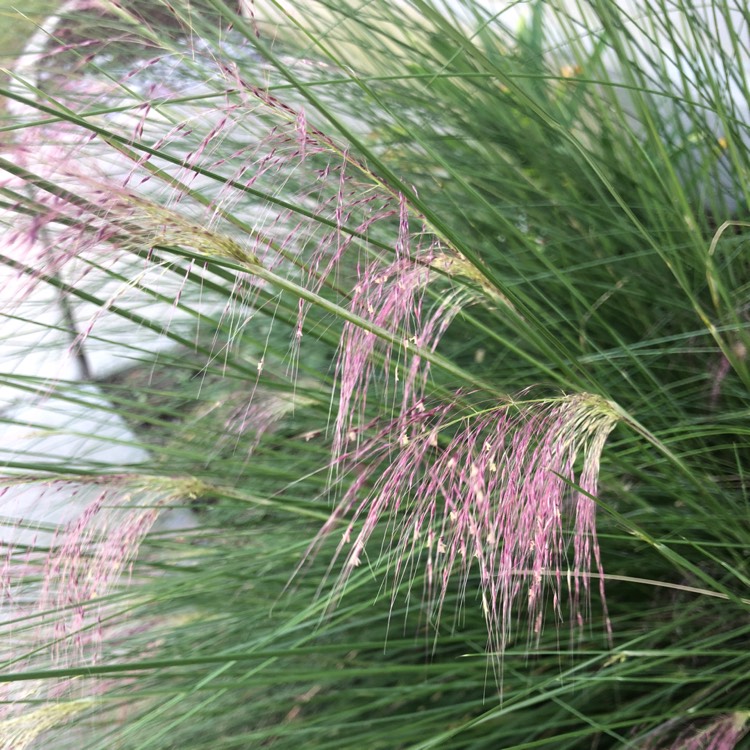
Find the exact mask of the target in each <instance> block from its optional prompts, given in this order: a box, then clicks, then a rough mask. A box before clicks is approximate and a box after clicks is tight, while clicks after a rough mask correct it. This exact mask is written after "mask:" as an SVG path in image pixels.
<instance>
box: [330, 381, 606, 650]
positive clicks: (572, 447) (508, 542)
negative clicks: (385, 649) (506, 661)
mask: <svg viewBox="0 0 750 750" xmlns="http://www.w3.org/2000/svg"><path fill="white" fill-rule="evenodd" d="M461 400H462V398H461V397H460V395H459V398H457V399H456V401H455V402H454V403H448V404H445V403H443V404H440V405H438V406H427V405H425V404H424V403H423V402H421V401H420V402H418V403H417V404H416V406H414V407H412V408H411V409H410V410H408V411H407V412H405V413H403V414H401V415H399V416H398V417H396V418H394V419H392V420H388V421H387V422H386V423H385V424H384V425H383V426H382V427H381V428H380V429H378V430H377V432H376V433H375V434H374V436H372V437H370V438H369V439H367V440H362V441H361V442H360V443H359V444H358V445H356V447H354V448H353V449H352V450H351V451H350V452H349V453H348V454H345V455H344V456H343V457H342V464H343V465H344V466H346V467H347V468H348V470H349V471H350V472H351V473H352V474H353V475H354V476H355V477H356V479H355V480H354V481H353V482H352V484H351V485H350V487H349V489H348V490H347V491H346V492H345V494H344V496H343V498H342V500H341V502H340V504H339V505H338V507H337V508H336V510H335V512H334V514H333V515H332V517H331V520H330V521H329V523H328V524H326V526H325V528H324V529H323V531H322V535H327V534H330V533H332V532H333V530H334V528H336V526H337V525H338V523H339V521H340V519H342V518H346V521H347V525H346V527H345V529H344V531H343V533H342V537H341V541H340V542H339V544H338V547H337V551H336V557H339V556H341V557H343V560H344V561H343V566H342V571H341V574H340V578H339V580H338V584H337V592H338V593H340V591H341V589H342V587H343V586H344V585H345V583H346V581H347V579H348V578H349V576H350V575H351V574H352V572H353V571H354V569H355V568H356V567H357V566H359V565H360V564H361V563H362V561H363V559H364V555H365V551H366V548H367V545H368V542H369V541H370V538H371V537H372V536H373V533H374V532H375V530H376V528H377V527H379V526H381V525H382V526H385V527H386V536H387V538H388V539H389V540H390V545H391V551H392V552H393V554H394V559H395V562H394V564H393V575H394V579H395V584H396V585H395V587H394V588H397V587H398V585H399V584H400V583H401V582H402V581H404V579H406V578H408V577H414V576H415V570H416V568H417V566H421V568H423V569H424V573H425V584H424V585H425V589H426V590H425V592H424V594H425V597H426V600H427V602H428V603H429V605H430V606H431V607H432V608H433V610H434V613H435V615H436V616H437V617H439V616H440V614H441V611H442V608H443V605H444V603H445V601H446V598H447V596H448V594H449V592H450V590H451V588H452V587H455V589H456V590H457V591H458V592H459V593H460V594H466V593H467V591H466V589H467V585H468V581H469V577H470V575H471V574H472V573H474V572H475V573H476V575H477V576H478V581H479V587H480V594H481V602H482V609H483V612H484V616H485V619H486V621H487V626H488V631H489V643H490V646H491V648H492V649H494V650H497V651H498V652H500V653H502V651H503V650H504V649H505V647H506V646H507V644H508V642H509V639H510V638H511V635H512V633H511V627H512V624H513V622H514V619H515V617H516V616H517V615H516V610H517V608H518V606H519V605H520V603H521V601H523V603H524V604H525V607H526V609H527V614H528V618H529V623H530V628H531V632H532V637H535V638H536V637H538V636H539V634H540V633H541V630H542V625H543V612H544V599H545V594H549V595H551V598H552V608H553V610H554V612H555V614H556V616H557V617H558V618H560V617H562V609H563V607H562V598H563V587H564V585H563V584H564V582H567V585H568V587H569V589H570V599H571V608H572V610H573V612H574V613H575V617H576V620H577V622H578V623H582V622H583V613H584V610H585V607H586V606H587V604H588V597H589V595H590V590H589V585H588V581H589V577H590V576H589V574H590V573H591V572H592V568H594V569H595V572H596V573H597V574H598V575H599V576H600V577H601V574H602V573H603V571H602V566H601V559H600V554H599V546H598V543H597V539H596V528H595V516H596V503H595V500H594V499H593V497H595V496H596V493H597V480H598V474H599V461H600V456H601V452H602V449H603V447H604V443H605V441H606V438H607V436H608V435H609V433H610V432H611V431H612V429H613V428H614V427H615V425H616V423H617V419H618V417H617V414H616V411H615V409H614V407H613V405H612V404H610V403H609V402H607V401H606V400H604V399H602V398H600V397H598V396H593V395H590V394H579V395H573V396H563V397H559V398H553V399H544V400H517V401H509V402H506V403H503V404H500V405H498V406H494V407H491V408H489V409H484V410H482V411H474V412H471V413H467V412H466V407H465V405H464V406H462V405H461V404H460V402H461ZM570 546H572V560H569V559H568V549H569V547H570ZM601 593H602V595H603V588H602V591H601ZM602 601H603V599H602Z"/></svg>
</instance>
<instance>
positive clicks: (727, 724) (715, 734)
mask: <svg viewBox="0 0 750 750" xmlns="http://www.w3.org/2000/svg"><path fill="white" fill-rule="evenodd" d="M749 721H750V713H748V712H747V711H738V712H737V713H734V714H729V715H727V716H720V717H719V718H718V719H716V720H715V721H713V722H712V723H711V724H709V725H708V726H707V727H704V728H703V729H699V730H697V729H691V730H688V731H686V732H683V733H682V734H680V735H679V736H678V737H677V738H676V739H675V740H674V742H672V743H671V744H664V743H662V742H660V741H658V740H657V741H656V742H652V743H649V744H648V745H647V749H646V750H654V748H659V749H660V750H734V748H736V747H738V743H739V741H740V740H741V739H742V738H743V737H745V736H746V735H747V733H748V731H749V730H750V726H748V722H749ZM657 733H659V732H658V730H657Z"/></svg>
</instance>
